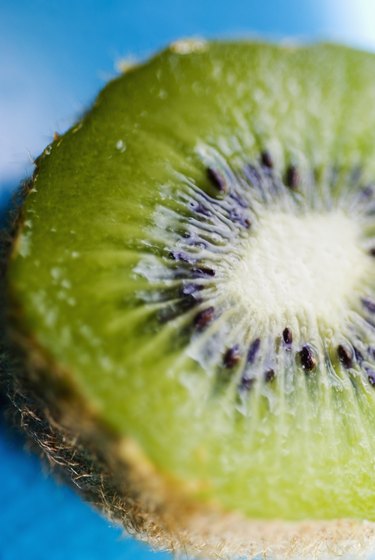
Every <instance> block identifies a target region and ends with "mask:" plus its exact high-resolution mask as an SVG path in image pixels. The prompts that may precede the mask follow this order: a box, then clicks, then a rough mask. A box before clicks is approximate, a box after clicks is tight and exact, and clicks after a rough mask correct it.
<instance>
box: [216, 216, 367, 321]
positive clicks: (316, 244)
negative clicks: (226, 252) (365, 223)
mask: <svg viewBox="0 0 375 560" xmlns="http://www.w3.org/2000/svg"><path fill="white" fill-rule="evenodd" d="M252 233H253V234H252V235H250V236H249V238H248V240H247V241H246V242H245V245H244V255H243V258H242V259H241V260H240V261H239V263H238V265H237V266H236V267H234V268H233V269H232V271H231V273H230V278H229V279H228V280H229V282H228V284H227V285H226V289H228V288H229V290H230V291H231V293H232V294H233V296H234V297H236V298H237V299H238V298H240V300H241V303H242V304H243V305H244V306H245V307H246V309H247V311H248V312H249V313H250V314H251V316H252V317H253V318H254V319H255V320H257V319H259V321H260V324H262V323H263V324H264V318H265V317H268V319H269V320H270V321H272V322H274V323H276V324H277V325H278V324H280V327H281V326H282V324H283V321H284V322H285V320H286V319H287V318H288V317H297V316H301V315H302V316H305V317H310V318H311V319H313V320H314V321H316V320H319V322H321V321H324V322H325V323H326V324H327V325H329V326H331V327H334V325H335V324H336V322H337V321H340V319H342V314H343V313H344V312H345V310H347V309H348V304H349V303H350V302H351V301H355V297H356V296H358V294H357V293H356V288H358V287H359V286H360V285H361V280H363V278H364V276H365V275H366V273H368V272H369V259H368V257H367V256H366V253H365V252H364V250H363V249H361V246H360V228H359V225H358V224H356V223H355V222H354V221H353V220H351V219H350V218H349V217H348V216H347V215H345V214H344V213H342V212H339V211H335V212H330V213H326V214H321V213H313V212H311V213H308V214H304V215H301V216H296V215H292V214H286V213H281V212H275V213H272V212H269V213H267V214H266V215H265V216H264V217H263V219H261V220H260V222H259V223H258V227H257V231H255V232H254V231H253V232H252Z"/></svg>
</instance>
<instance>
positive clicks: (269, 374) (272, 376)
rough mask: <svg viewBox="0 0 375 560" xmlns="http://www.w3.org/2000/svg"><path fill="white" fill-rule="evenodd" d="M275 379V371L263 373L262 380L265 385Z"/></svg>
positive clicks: (269, 370)
mask: <svg viewBox="0 0 375 560" xmlns="http://www.w3.org/2000/svg"><path fill="white" fill-rule="evenodd" d="M274 379H275V371H274V370H273V369H268V370H267V371H265V372H264V380H265V381H266V383H271V381H273V380H274Z"/></svg>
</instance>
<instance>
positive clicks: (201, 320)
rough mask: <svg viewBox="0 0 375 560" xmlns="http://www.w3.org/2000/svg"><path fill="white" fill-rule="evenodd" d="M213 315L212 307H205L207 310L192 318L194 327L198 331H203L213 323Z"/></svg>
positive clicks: (213, 309)
mask: <svg viewBox="0 0 375 560" xmlns="http://www.w3.org/2000/svg"><path fill="white" fill-rule="evenodd" d="M214 314H215V308H214V307H207V309H204V310H203V311H200V312H199V313H198V315H196V316H195V318H194V326H195V327H196V328H197V329H198V330H203V329H204V328H205V327H207V326H208V325H209V324H210V323H211V322H212V321H213V319H214Z"/></svg>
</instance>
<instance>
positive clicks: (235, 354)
mask: <svg viewBox="0 0 375 560" xmlns="http://www.w3.org/2000/svg"><path fill="white" fill-rule="evenodd" d="M240 360H241V354H240V349H239V346H238V344H236V345H235V346H233V347H232V348H228V350H227V351H226V352H225V354H224V357H223V364H224V365H225V367H226V368H229V369H231V368H233V367H235V366H236V365H237V364H238V363H239V362H240Z"/></svg>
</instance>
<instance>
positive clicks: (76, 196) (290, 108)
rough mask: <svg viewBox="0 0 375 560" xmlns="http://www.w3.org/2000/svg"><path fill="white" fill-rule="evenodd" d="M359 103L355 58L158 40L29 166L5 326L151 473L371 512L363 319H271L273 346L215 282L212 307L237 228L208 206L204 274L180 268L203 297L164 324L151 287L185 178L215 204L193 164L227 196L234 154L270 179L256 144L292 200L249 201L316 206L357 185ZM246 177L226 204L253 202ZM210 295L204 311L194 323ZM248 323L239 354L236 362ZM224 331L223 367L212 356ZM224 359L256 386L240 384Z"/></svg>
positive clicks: (169, 265) (248, 494)
mask: <svg viewBox="0 0 375 560" xmlns="http://www.w3.org/2000/svg"><path fill="white" fill-rule="evenodd" d="M374 101H375V58H374V57H373V56H371V55H366V54H364V53H358V52H353V51H350V50H348V49H344V48H340V47H333V46H313V47H309V48H286V47H285V48H281V47H274V46H269V45H261V44H259V45H254V44H246V43H243V44H220V43H212V44H208V45H205V46H204V47H202V49H197V51H196V52H191V53H190V54H181V53H178V52H174V51H173V49H170V50H168V51H166V52H164V53H162V54H161V55H159V56H157V57H156V58H155V59H153V60H152V61H151V62H149V63H147V64H146V65H143V66H141V67H138V68H136V69H135V70H133V71H131V72H130V73H128V74H127V75H125V76H122V77H120V78H119V79H117V80H115V81H114V82H112V83H110V84H109V85H108V86H107V87H106V88H105V90H104V91H103V92H102V93H101V94H100V95H99V97H98V99H97V101H96V103H95V105H94V107H93V109H92V110H91V111H90V112H89V113H88V114H87V115H86V116H85V117H84V119H83V121H82V122H81V123H79V125H78V126H76V127H75V128H73V129H71V130H70V131H69V132H68V133H67V134H65V135H64V136H63V137H62V138H60V139H59V140H57V141H55V142H54V143H53V144H52V145H51V146H49V147H48V148H47V149H46V151H45V152H44V154H43V155H42V156H41V157H40V158H39V160H38V174H37V176H36V178H35V182H34V185H33V186H34V188H33V190H32V192H31V194H30V195H29V197H28V199H27V201H26V205H25V222H24V228H23V231H22V233H21V238H20V240H19V244H18V245H17V250H16V252H15V255H14V258H13V259H12V261H11V265H10V271H9V282H10V287H11V290H12V291H13V293H14V294H15V296H16V298H17V301H18V302H19V304H20V305H21V309H22V313H23V320H24V323H25V325H26V327H27V329H28V330H29V332H30V333H31V334H32V335H33V336H34V337H35V338H36V340H37V341H38V342H39V343H40V344H41V346H42V347H43V348H45V349H46V351H47V352H48V354H50V355H51V356H52V357H53V358H54V359H55V361H56V363H57V364H59V365H61V366H62V367H63V368H64V369H65V370H66V371H67V372H70V375H71V376H72V378H73V379H74V381H75V382H76V385H77V387H78V389H79V391H80V393H81V395H83V396H84V398H85V400H86V401H87V402H88V403H89V404H90V405H91V406H92V407H94V408H95V410H96V411H97V412H98V414H99V416H100V418H102V420H103V421H104V422H105V423H106V424H108V425H110V426H111V427H112V428H113V429H114V430H115V431H116V433H118V434H120V435H124V436H131V437H133V438H134V439H135V440H136V441H137V442H138V443H139V444H140V446H141V447H142V449H143V451H144V452H145V454H146V456H148V457H149V458H150V459H151V461H152V462H153V463H154V464H155V465H156V466H157V467H158V468H159V469H160V471H161V472H162V473H165V474H167V475H173V476H174V477H176V478H177V479H178V480H181V481H183V482H194V483H195V482H196V483H197V488H198V490H197V497H198V499H201V500H202V501H204V500H212V499H213V500H215V501H216V502H217V503H219V504H220V505H222V506H223V507H225V508H227V509H234V510H238V511H241V512H243V513H245V514H246V515H248V516H250V517H259V518H282V519H290V520H292V519H304V518H309V519H312V518H314V519H331V518H341V517H355V518H366V519H371V520H373V521H375V476H374V472H375V470H374V469H375V428H374V426H375V388H373V387H372V385H371V382H369V378H370V377H371V371H372V370H371V368H372V367H373V365H374V357H373V356H372V355H371V353H367V354H366V352H368V348H370V347H371V345H372V344H373V343H375V330H374V329H373V328H372V327H371V325H369V324H368V323H366V324H362V323H360V321H359V320H358V321H357V322H355V321H354V322H350V321H349V320H348V321H346V315H345V313H344V315H343V317H344V318H343V319H342V318H340V331H338V329H337V326H336V325H335V326H333V325H330V324H329V321H326V320H324V321H323V320H322V321H319V318H317V319H316V320H315V319H312V320H311V324H310V322H309V321H307V323H306V324H304V319H303V318H298V320H297V319H295V320H294V322H293V318H292V317H288V321H289V320H290V323H292V324H291V325H289V323H286V324H285V325H284V326H285V327H287V326H291V328H292V331H293V344H292V347H291V348H289V347H286V346H287V345H285V344H283V342H282V341H281V342H280V337H281V335H282V331H280V328H279V325H278V326H277V328H276V327H275V328H274V327H272V324H271V322H269V321H268V320H266V319H265V320H264V322H259V321H258V322H256V321H253V322H252V321H251V320H249V321H248V320H247V316H246V313H245V310H244V309H242V307H243V303H242V302H241V301H239V300H238V301H236V296H235V294H234V293H232V294H231V297H230V298H229V299H230V302H229V303H230V305H228V302H226V303H223V301H222V300H224V299H225V297H224V296H225V292H224V296H223V295H222V294H220V293H219V296H218V295H217V293H218V292H220V289H221V286H220V282H224V283H225V270H226V266H227V265H228V267H229V268H230V267H232V265H231V258H232V257H231V251H232V247H234V249H233V255H234V257H233V258H235V257H236V255H239V257H238V258H241V249H240V248H238V247H240V246H241V243H242V242H243V240H245V239H246V238H247V236H249V235H252V231H253V229H252V227H250V228H247V227H246V225H245V226H244V227H243V226H242V225H241V224H239V223H236V225H235V226H233V227H232V226H229V230H230V231H231V233H230V235H232V234H233V235H232V237H233V244H234V245H229V246H228V239H226V238H225V235H224V234H222V237H220V231H221V230H220V227H223V224H222V223H221V222H220V224H221V225H220V224H219V222H218V221H216V222H215V219H213V221H212V222H209V220H208V222H209V223H208V226H207V227H205V232H206V233H205V240H206V241H209V242H212V244H213V245H215V244H216V245H215V246H216V248H217V252H216V253H215V252H213V253H212V255H213V256H212V255H211V257H212V258H211V257H210V255H209V254H208V256H207V259H205V261H204V264H205V265H206V266H210V267H212V268H214V269H215V272H216V275H215V276H214V277H212V276H210V275H209V274H203V275H202V276H203V278H199V279H196V278H194V279H193V280H192V281H186V280H185V281H184V285H189V286H190V285H192V284H193V285H196V284H199V285H200V286H202V285H203V286H204V288H203V289H202V290H201V293H200V295H201V296H202V298H203V303H202V304H200V303H198V304H197V307H196V308H193V309H187V310H186V311H185V312H184V313H182V314H179V313H178V312H177V311H176V309H175V313H174V312H173V311H172V312H171V315H170V318H169V320H168V318H167V317H166V315H165V314H166V313H167V312H166V311H165V309H166V308H167V306H168V305H169V304H168V302H167V301H163V300H165V299H168V298H169V299H170V300H173V301H176V300H178V299H179V298H180V295H179V291H178V290H179V289H181V285H182V280H181V279H179V278H177V277H176V270H179V271H180V272H181V271H182V272H181V274H180V276H182V277H183V278H191V274H192V273H191V269H192V267H191V266H190V265H188V264H187V263H183V262H182V263H181V262H179V258H178V257H177V258H176V256H175V258H174V259H173V258H172V257H171V254H170V253H171V252H173V251H176V249H177V250H178V251H180V250H181V251H182V250H184V251H186V246H187V241H186V239H185V238H182V234H183V233H186V231H194V232H199V231H201V230H200V227H203V226H202V224H205V223H207V222H205V220H207V217H205V216H204V215H203V214H202V213H199V212H196V210H194V208H192V207H191V206H190V207H189V206H188V203H185V202H183V197H184V196H185V197H186V199H185V200H186V201H188V202H189V201H190V202H191V201H193V202H194V201H197V200H199V199H200V198H199V197H200V196H201V194H200V190H199V189H201V190H202V191H205V192H207V193H209V195H212V198H206V199H204V198H203V199H202V200H206V202H207V200H208V203H207V204H208V206H209V208H211V209H212V208H215V209H216V208H219V207H220V204H221V200H222V198H223V200H224V199H225V198H226V197H225V196H224V197H221V196H220V197H217V196H214V195H215V193H214V191H215V186H213V185H212V181H211V182H210V180H209V179H208V177H207V170H206V166H209V167H215V166H216V169H219V170H220V172H222V173H224V174H226V177H227V178H228V177H229V179H227V180H228V183H229V187H230V189H231V188H232V187H233V185H234V186H235V187H233V188H238V192H241V189H246V187H244V186H243V185H242V186H241V185H240V186H238V185H239V180H237V179H235V178H233V177H232V176H230V174H231V173H232V172H233V173H236V174H237V173H238V174H240V172H242V171H241V170H243V169H244V166H245V165H246V164H248V163H250V164H252V165H254V166H255V167H256V169H258V170H259V173H261V174H262V181H263V183H265V182H266V183H267V181H271V182H272V179H269V175H268V171H267V170H265V169H263V168H262V166H260V165H259V160H260V154H261V153H262V152H263V151H264V150H268V152H269V153H270V154H271V155H272V158H273V161H274V170H273V172H272V173H273V177H277V178H278V181H279V183H280V178H281V177H283V176H284V175H285V170H286V169H287V168H288V165H290V164H291V163H293V164H294V165H296V166H297V167H298V169H299V170H300V174H301V177H302V179H303V181H302V183H303V184H302V187H301V189H300V192H301V194H300V195H298V194H294V193H292V192H290V190H289V191H288V192H287V193H286V194H285V193H284V191H282V192H283V193H284V194H282V195H280V196H281V198H282V199H283V202H282V203H280V202H278V200H279V198H280V197H279V198H278V196H277V195H275V196H274V197H273V198H272V197H271V198H272V200H271V201H268V200H266V202H264V201H263V202H264V205H266V206H268V207H271V208H273V207H275V208H276V209H278V210H279V209H280V208H282V209H283V210H282V211H286V210H285V208H286V209H287V211H288V212H289V211H290V212H291V213H293V214H295V215H303V213H304V212H305V210H306V209H307V210H311V209H312V210H313V211H314V212H315V213H319V212H322V211H324V212H330V211H331V210H332V207H336V205H338V204H339V203H341V202H340V201H344V202H345V201H346V206H345V204H344V206H345V208H348V207H349V206H350V204H349V202H350V201H353V200H356V199H355V196H356V195H358V193H359V192H360V189H363V187H366V186H367V185H369V183H371V181H374V180H375V102H374ZM356 170H357V171H358V170H360V174H359V172H358V173H356ZM247 182H248V183H250V182H251V181H250V180H248V181H247ZM263 183H262V184H263ZM267 184H268V183H267ZM236 185H237V186H236ZM251 188H253V187H251ZM251 188H249V190H248V194H247V195H244V196H245V199H246V200H247V201H251V200H253V199H257V200H258V199H259V200H260V201H261V198H262V196H261V195H260V194H259V191H258V194H256V193H255V190H254V189H253V190H254V193H252V191H251ZM284 190H285V191H286V189H284ZM257 197H258V198H257ZM274 199H275V200H276V202H275V200H274ZM348 201H349V202H348ZM261 202H262V201H261ZM371 204H373V201H372V200H370V201H367V202H366V204H364V203H363V201H362V202H359V203H358V205H357V206H358V208H359V210H358V212H357V211H355V212H357V213H358V215H359V217H358V223H359V224H360V227H362V228H363V236H362V237H363V240H364V241H366V240H371V238H372V236H374V232H375V225H372V224H371V215H369V216H368V215H365V214H366V212H365V211H364V209H365V208H367V209H368V208H369V207H370V206H371ZM215 205H216V206H215ZM217 205H219V206H217ZM361 205H362V206H361ZM350 207H351V208H352V207H353V204H352V205H351V206H350ZM353 212H354V210H353ZM355 212H354V214H355ZM214 213H215V212H214ZM215 216H216V214H215ZM215 224H216V225H215ZM218 224H219V225H218ZM216 226H217V232H218V234H219V237H217V238H215V239H214V237H213V234H214V231H216V230H215V227H216ZM219 226H220V227H219ZM189 228H190V229H189ZM361 231H362V230H361ZM233 232H234V233H233ZM230 235H229V234H228V236H229V237H230ZM203 237H204V236H203ZM184 239H185V240H184ZM231 239H232V238H231ZM184 243H185V245H184ZM220 247H221V249H220ZM194 250H197V249H194ZM361 250H362V249H361ZM220 251H221V252H220ZM202 254H203V253H202ZM206 254H207V251H206ZM363 254H364V257H363V258H364V259H366V258H368V271H369V274H368V275H367V276H364V277H363V279H360V281H359V285H358V291H359V292H360V290H363V294H362V295H363V296H365V297H371V296H372V294H373V291H374V287H375V286H374V280H373V279H374V264H373V263H374V259H373V258H371V257H370V256H368V257H367V256H365V250H364V249H363ZM236 258H237V257H236ZM210 259H211V261H212V262H211V261H210ZM215 259H216V260H215ZM194 266H195V268H196V265H194ZM371 273H372V276H371ZM194 274H195V275H197V273H196V272H195V273H194ZM194 274H193V275H194ZM254 274H256V271H254ZM189 275H190V276H189ZM198 276H199V273H198ZM356 289H357V288H356ZM205 294H208V295H207V296H205ZM254 297H255V298H256V297H257V296H256V294H255V295H254ZM187 301H191V298H190V300H189V299H188V300H187ZM211 302H213V306H214V308H215V317H216V315H217V317H216V319H215V320H214V321H213V322H212V323H210V324H209V325H208V324H207V325H206V326H205V328H203V327H202V328H201V329H199V328H198V330H197V329H195V331H194V328H192V327H191V325H192V324H194V320H195V322H197V319H196V316H197V312H199V311H202V310H205V309H207V308H208V306H209V305H211ZM312 303H314V302H312ZM349 304H350V305H349ZM350 306H354V307H353V310H354V311H353V312H355V313H357V315H358V316H359V315H361V314H362V315H361V316H365V315H366V314H365V312H364V310H363V308H362V307H361V303H360V298H357V299H355V297H354V296H353V301H350V302H349V303H348V302H346V301H343V309H344V311H345V310H346V308H347V307H350ZM168 309H170V307H168ZM351 309H352V307H351ZM163 310H164V311H163ZM163 313H164V315H163ZM370 316H371V314H370V315H369V314H367V315H366V317H370ZM161 317H163V320H162V319H161ZM359 324H360V326H358V325H359ZM311 325H312V326H311ZM258 337H259V338H260V339H261V348H260V352H259V356H257V358H256V360H255V359H254V364H248V365H247V366H246V363H245V362H246V353H247V352H248V348H249V345H251V343H252V342H253V341H254V340H256V339H257V338H258ZM236 343H238V344H239V345H240V353H241V356H242V358H241V360H242V361H240V362H239V363H238V364H236V365H235V366H234V367H233V368H228V367H225V365H224V366H223V354H224V352H225V350H226V349H228V347H232V346H234V345H235V344H236ZM344 343H345V344H347V345H348V347H350V348H351V345H355V346H356V348H357V349H358V348H359V349H360V352H361V354H362V355H363V360H362V359H361V358H358V359H357V360H356V359H354V358H353V363H352V364H350V366H351V367H344V365H343V364H342V363H340V361H339V359H338V357H337V350H336V349H337V346H338V344H344ZM304 344H309V345H311V346H312V347H314V348H315V349H316V357H317V366H316V367H315V368H313V371H311V372H310V371H307V370H308V368H303V367H302V366H303V364H301V360H300V359H299V351H300V350H301V348H302V347H303V345H304ZM243 356H245V358H243ZM246 368H247V369H246ZM244 369H246V371H247V372H248V373H247V374H246V375H247V376H250V377H251V378H255V379H257V381H256V382H254V383H253V382H252V383H253V385H252V386H251V387H250V388H249V387H248V386H247V387H245V386H246V381H245V382H244V381H242V389H241V378H242V379H243V375H244V374H243V372H244ZM267 369H273V370H274V371H275V379H274V380H273V381H272V382H270V383H266V382H265V381H264V378H263V377H262V375H263V372H264V371H265V370H267ZM246 375H245V378H246ZM241 376H242V377H241ZM248 385H249V384H248Z"/></svg>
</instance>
